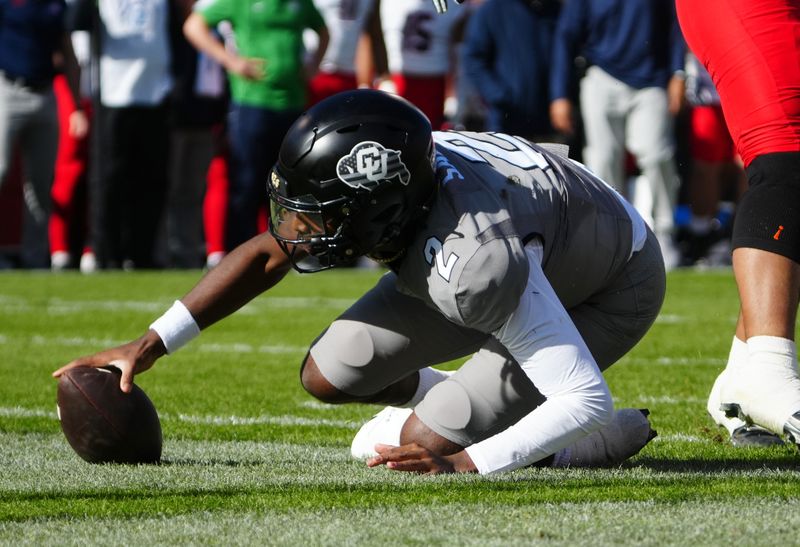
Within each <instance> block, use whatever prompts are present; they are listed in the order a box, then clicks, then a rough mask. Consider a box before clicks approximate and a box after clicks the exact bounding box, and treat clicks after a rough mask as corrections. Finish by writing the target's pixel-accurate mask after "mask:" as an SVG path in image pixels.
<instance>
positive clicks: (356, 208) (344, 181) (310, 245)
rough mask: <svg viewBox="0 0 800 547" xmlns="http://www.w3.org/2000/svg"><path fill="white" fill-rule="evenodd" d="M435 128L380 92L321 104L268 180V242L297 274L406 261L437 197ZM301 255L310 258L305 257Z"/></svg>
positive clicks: (294, 134)
mask: <svg viewBox="0 0 800 547" xmlns="http://www.w3.org/2000/svg"><path fill="white" fill-rule="evenodd" d="M433 162H434V146H433V137H432V132H431V124H430V122H429V121H428V119H427V118H426V117H425V115H424V114H423V113H422V112H421V111H420V110H419V109H418V108H416V107H415V106H414V105H412V104H411V103H409V102H408V101H406V100H405V99H402V98H400V97H397V96H395V95H390V94H388V93H384V92H382V91H373V90H357V91H347V92H344V93H339V94H337V95H334V96H333V97H330V98H328V99H325V100H324V101H321V102H320V103H318V104H316V105H315V106H313V107H312V108H311V109H309V110H308V112H306V113H305V114H303V115H302V116H301V117H300V118H299V119H298V120H297V121H296V122H295V123H294V124H293V125H292V127H291V128H290V129H289V131H288V132H287V134H286V136H285V138H284V140H283V144H282V145H281V149H280V153H279V154H278V161H277V163H276V164H275V166H274V167H273V169H272V172H271V173H270V180H269V181H268V183H267V191H268V193H269V198H270V209H271V218H270V232H271V233H272V235H273V236H274V237H275V239H276V240H277V241H278V243H279V244H280V245H281V248H283V250H284V252H286V254H287V255H288V256H289V257H290V259H291V260H292V264H293V265H294V267H295V269H297V270H298V271H301V272H315V271H319V270H324V269H327V268H332V267H334V266H338V265H341V264H347V263H350V262H352V260H353V259H355V258H356V257H359V256H362V255H368V256H370V257H371V258H373V259H375V260H378V261H381V262H392V261H394V260H396V259H397V258H399V257H400V256H402V254H403V251H404V250H405V247H406V246H407V245H408V244H409V243H410V240H411V238H412V237H413V234H414V232H415V227H414V225H415V224H416V221H418V220H419V219H420V218H421V217H422V216H423V215H425V214H426V212H427V210H428V205H429V203H430V201H431V199H432V197H433V195H434V193H435V192H434V190H435V187H436V186H435V182H434V167H433ZM298 248H302V249H303V250H304V251H305V252H307V254H308V255H309V256H308V257H307V258H302V255H303V254H305V253H297V250H298Z"/></svg>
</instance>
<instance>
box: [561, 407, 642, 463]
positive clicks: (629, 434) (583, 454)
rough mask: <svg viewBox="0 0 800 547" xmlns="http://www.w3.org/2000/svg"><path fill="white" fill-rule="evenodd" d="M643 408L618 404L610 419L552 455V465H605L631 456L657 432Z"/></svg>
mask: <svg viewBox="0 0 800 547" xmlns="http://www.w3.org/2000/svg"><path fill="white" fill-rule="evenodd" d="M648 414H650V412H649V411H648V410H646V409H642V410H639V409H636V408H622V409H620V410H617V411H616V412H615V413H614V418H613V419H612V420H611V423H610V424H608V425H607V426H605V427H603V428H602V429H599V430H597V431H595V432H594V433H591V434H589V435H587V436H586V437H583V438H582V439H580V440H579V441H578V442H576V443H575V444H573V445H572V446H569V447H567V448H565V449H563V450H561V451H560V452H558V453H557V454H556V455H555V458H554V459H553V467H608V466H613V465H618V464H620V463H622V462H624V461H625V460H627V459H628V458H630V457H632V456H635V455H636V454H638V453H639V451H640V450H641V449H642V448H644V446H645V445H646V444H647V443H648V442H650V440H651V439H653V438H655V436H656V435H657V433H656V431H654V430H653V429H652V428H651V427H650V421H649V420H648V419H647V416H648Z"/></svg>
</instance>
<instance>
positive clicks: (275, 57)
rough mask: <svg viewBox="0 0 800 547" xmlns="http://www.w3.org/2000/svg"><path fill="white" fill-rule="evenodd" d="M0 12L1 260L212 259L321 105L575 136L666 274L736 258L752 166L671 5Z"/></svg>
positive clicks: (190, 263)
mask: <svg viewBox="0 0 800 547" xmlns="http://www.w3.org/2000/svg"><path fill="white" fill-rule="evenodd" d="M451 4H453V5H452V6H450V8H449V9H448V10H447V12H445V13H444V14H437V13H436V10H435V8H434V4H433V2H432V1H431V0H383V1H381V0H288V1H283V0H199V1H198V2H197V3H194V2H193V1H192V0H70V1H69V2H68V3H66V4H65V3H64V0H14V1H9V0H0V268H15V267H19V268H38V269H43V268H51V269H53V270H64V269H75V268H77V269H80V271H82V272H84V273H91V272H94V271H96V270H99V269H124V270H131V269H150V268H204V267H205V268H213V267H214V266H215V265H216V264H218V263H219V261H220V260H221V258H222V257H223V256H224V255H225V253H226V252H228V251H230V250H231V249H232V248H233V247H235V246H236V245H238V244H239V243H241V242H243V241H245V240H246V239H248V238H250V237H252V236H253V235H255V234H256V233H258V232H259V231H263V230H265V229H266V226H267V222H268V221H269V219H268V214H269V213H268V207H267V197H266V191H265V184H266V181H267V174H268V171H269V168H270V166H271V165H272V164H273V163H274V161H275V159H276V155H277V151H278V149H279V147H280V143H281V140H282V138H283V135H284V134H285V132H286V130H287V129H288V127H289V126H290V125H291V123H292V122H293V121H294V120H295V119H296V118H297V117H298V116H299V115H300V113H301V112H302V111H303V110H304V109H305V108H307V107H308V106H309V105H311V104H314V103H315V102H317V101H320V100H322V99H324V98H325V97H327V96H330V95H332V94H334V93H337V92H340V91H344V90H348V89H355V88H359V87H372V88H377V89H382V90H385V91H389V92H392V93H397V94H399V95H402V96H404V97H406V98H407V99H409V100H410V101H411V102H413V103H414V104H416V105H417V106H418V107H419V108H420V109H421V110H422V111H423V112H424V113H425V114H426V115H427V116H428V118H429V119H430V120H431V123H432V125H433V127H434V129H458V130H474V131H484V130H485V131H502V132H506V133H512V134H516V135H520V136H523V137H525V138H528V139H530V140H532V141H535V142H557V143H563V144H568V145H569V146H570V156H571V157H573V158H574V159H576V160H578V161H581V162H583V163H584V164H585V165H587V167H588V168H589V169H591V170H592V171H594V172H596V173H597V174H598V175H600V176H601V177H602V178H603V179H604V180H605V181H606V182H608V183H609V184H610V185H612V186H613V187H615V188H616V189H617V190H618V191H619V192H620V193H622V194H623V195H625V196H626V197H627V198H628V199H629V200H630V201H631V203H633V204H634V205H635V207H636V208H637V209H638V210H639V211H640V212H641V213H642V215H643V216H644V218H645V219H646V220H647V221H648V222H649V223H650V225H651V227H652V228H653V230H654V231H655V232H656V234H657V236H658V238H659V241H660V242H661V245H662V250H663V251H664V256H665V261H666V263H667V267H669V268H674V267H679V266H689V265H696V264H708V265H727V264H729V259H730V258H729V257H730V248H729V237H730V226H731V219H732V215H733V214H734V212H735V204H736V201H737V198H738V196H739V195H740V194H741V192H742V191H743V186H744V178H743V174H742V173H743V172H742V168H741V162H740V161H739V159H738V158H737V155H736V152H735V150H734V149H733V145H732V143H731V140H730V137H729V136H728V134H727V129H726V127H725V122H724V118H723V115H722V111H721V109H720V106H719V97H718V96H717V94H716V92H715V90H714V86H713V84H712V83H711V80H710V78H709V76H708V74H707V73H705V71H704V69H703V67H702V66H700V64H699V63H698V62H697V61H696V60H695V59H694V58H693V57H692V56H691V54H689V53H688V51H687V49H686V46H685V43H684V40H683V38H682V36H681V35H680V30H679V28H678V24H677V21H676V17H675V10H674V4H673V2H672V1H670V0H563V1H559V0H483V1H481V0H472V1H469V0H467V1H465V2H464V3H463V4H460V5H459V4H455V3H453V2H451Z"/></svg>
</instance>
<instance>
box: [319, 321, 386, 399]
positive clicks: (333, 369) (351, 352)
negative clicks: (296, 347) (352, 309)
mask: <svg viewBox="0 0 800 547" xmlns="http://www.w3.org/2000/svg"><path fill="white" fill-rule="evenodd" d="M309 354H310V355H311V356H312V357H313V358H314V361H315V362H316V364H317V368H318V369H319V371H320V373H321V374H322V376H324V378H325V379H326V380H327V381H328V382H330V384H331V385H333V386H334V387H336V388H337V389H338V390H340V391H342V392H344V393H348V394H350V395H359V396H362V395H371V394H372V393H375V392H376V391H378V389H376V388H375V386H373V385H372V383H371V382H369V379H370V378H369V377H370V374H369V373H368V372H367V370H368V369H369V368H370V367H368V365H370V364H371V363H372V362H373V361H374V358H375V345H374V344H373V340H372V336H370V333H369V331H368V330H367V328H366V327H365V326H364V324H363V323H359V322H357V321H347V320H338V321H334V322H333V323H332V324H331V326H330V327H329V328H328V330H327V331H326V332H325V333H323V335H322V336H320V337H319V339H317V341H316V342H315V343H314V344H313V345H312V347H311V349H310V350H309Z"/></svg>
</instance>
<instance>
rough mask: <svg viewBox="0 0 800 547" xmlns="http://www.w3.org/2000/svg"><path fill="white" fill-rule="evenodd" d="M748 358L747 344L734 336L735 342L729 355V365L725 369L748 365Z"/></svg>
mask: <svg viewBox="0 0 800 547" xmlns="http://www.w3.org/2000/svg"><path fill="white" fill-rule="evenodd" d="M748 357H749V350H748V348H747V342H745V341H744V340H740V339H739V338H737V337H736V336H734V337H733V342H732V343H731V351H730V353H729V354H728V363H727V364H726V365H725V368H737V367H743V366H745V364H747V359H748Z"/></svg>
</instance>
